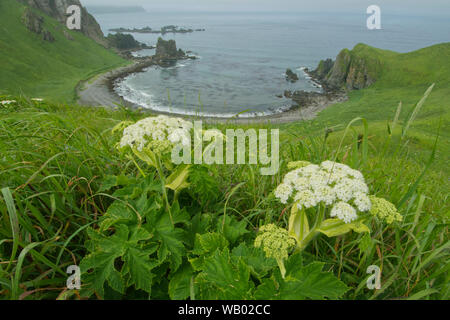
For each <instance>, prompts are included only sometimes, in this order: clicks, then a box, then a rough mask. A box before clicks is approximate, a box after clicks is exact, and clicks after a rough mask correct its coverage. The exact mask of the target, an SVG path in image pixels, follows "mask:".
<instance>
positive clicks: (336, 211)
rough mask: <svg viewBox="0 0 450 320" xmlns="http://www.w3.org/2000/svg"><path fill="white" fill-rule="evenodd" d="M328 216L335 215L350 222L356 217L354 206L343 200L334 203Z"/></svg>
mask: <svg viewBox="0 0 450 320" xmlns="http://www.w3.org/2000/svg"><path fill="white" fill-rule="evenodd" d="M330 216H331V217H337V218H338V219H340V220H342V221H344V222H345V223H350V222H352V221H354V220H356V218H358V215H357V214H356V210H355V208H353V207H352V206H351V205H349V204H348V203H345V202H338V203H336V204H335V205H334V207H333V209H331V213H330Z"/></svg>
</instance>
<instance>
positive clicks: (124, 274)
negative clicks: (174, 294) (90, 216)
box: [80, 225, 159, 296]
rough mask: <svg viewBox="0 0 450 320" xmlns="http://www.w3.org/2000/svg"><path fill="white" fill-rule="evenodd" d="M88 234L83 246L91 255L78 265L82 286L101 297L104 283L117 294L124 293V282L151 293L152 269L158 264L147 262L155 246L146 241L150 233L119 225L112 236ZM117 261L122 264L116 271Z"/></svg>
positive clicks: (96, 233)
mask: <svg viewBox="0 0 450 320" xmlns="http://www.w3.org/2000/svg"><path fill="white" fill-rule="evenodd" d="M87 233H88V236H89V238H90V240H89V241H88V242H87V245H86V247H87V248H88V249H89V250H90V251H91V253H90V254H89V255H88V256H86V257H85V258H84V259H83V260H82V261H81V264H80V267H81V271H82V273H83V277H82V278H83V282H84V283H87V284H90V287H91V288H92V289H93V290H95V291H97V293H98V294H99V295H100V296H104V285H105V282H106V281H107V282H108V284H109V285H110V286H111V288H112V289H114V290H116V291H118V292H120V293H124V291H125V283H127V284H128V285H133V284H134V285H135V287H136V289H143V290H145V291H147V292H148V293H150V292H151V284H152V278H153V275H152V273H151V270H152V269H153V268H155V267H156V266H157V265H158V264H159V263H157V262H156V261H152V260H151V259H150V255H152V254H153V253H154V252H155V251H156V250H157V246H156V245H155V244H154V243H151V242H149V240H150V239H151V238H152V235H151V234H150V233H149V232H147V231H146V230H145V229H143V228H139V227H132V228H128V227H127V226H126V225H118V226H116V231H115V233H114V234H113V235H111V236H107V235H104V234H102V233H100V232H98V231H94V230H92V229H88V230H87ZM142 242H145V246H144V243H142ZM118 258H120V259H121V260H122V261H123V262H124V263H123V266H122V268H121V270H117V269H116V259H118Z"/></svg>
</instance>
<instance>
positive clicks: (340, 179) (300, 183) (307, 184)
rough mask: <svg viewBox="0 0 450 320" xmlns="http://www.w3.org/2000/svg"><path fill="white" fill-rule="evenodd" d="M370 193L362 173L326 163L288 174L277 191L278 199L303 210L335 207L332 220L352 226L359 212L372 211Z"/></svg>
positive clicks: (344, 166) (332, 211) (332, 163)
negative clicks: (319, 206) (291, 203)
mask: <svg viewBox="0 0 450 320" xmlns="http://www.w3.org/2000/svg"><path fill="white" fill-rule="evenodd" d="M368 192H369V188H368V187H367V185H366V183H365V181H364V177H363V175H362V174H361V172H359V171H357V170H354V169H351V168H350V167H348V166H346V165H344V164H340V163H336V162H332V161H325V162H323V163H321V164H320V165H314V164H310V165H307V166H304V167H302V168H299V169H296V170H293V171H291V172H289V173H288V174H286V176H285V177H284V180H283V183H282V184H280V185H279V186H278V188H277V189H276V190H275V196H276V197H277V198H278V199H279V200H280V201H281V202H282V203H284V204H286V203H288V201H289V200H290V199H292V200H293V201H294V202H295V203H296V205H297V206H298V208H299V209H300V210H301V209H303V208H304V209H308V208H312V207H315V206H318V205H319V204H323V205H325V206H327V207H332V209H331V213H330V215H331V217H337V218H339V219H341V220H342V221H344V222H345V223H350V222H352V221H354V220H355V219H356V218H357V211H359V212H366V211H369V210H370V208H371V202H370V199H369V197H368Z"/></svg>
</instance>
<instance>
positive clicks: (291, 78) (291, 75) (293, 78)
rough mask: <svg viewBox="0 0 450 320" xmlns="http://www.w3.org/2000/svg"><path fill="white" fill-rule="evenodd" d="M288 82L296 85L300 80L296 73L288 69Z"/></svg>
mask: <svg viewBox="0 0 450 320" xmlns="http://www.w3.org/2000/svg"><path fill="white" fill-rule="evenodd" d="M286 80H287V81H289V82H292V83H294V82H297V81H298V80H299V79H298V75H297V74H296V73H295V72H294V71H292V70H291V69H287V70H286Z"/></svg>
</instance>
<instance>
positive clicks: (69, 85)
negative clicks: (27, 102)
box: [0, 0, 126, 102]
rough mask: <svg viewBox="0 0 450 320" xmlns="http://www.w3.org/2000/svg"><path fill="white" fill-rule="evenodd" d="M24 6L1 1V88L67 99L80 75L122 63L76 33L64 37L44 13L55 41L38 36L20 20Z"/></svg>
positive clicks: (64, 100)
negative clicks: (71, 38)
mask: <svg viewBox="0 0 450 320" xmlns="http://www.w3.org/2000/svg"><path fill="white" fill-rule="evenodd" d="M23 11H24V6H23V5H21V4H19V3H18V2H17V1H15V0H2V1H1V2H0V70H1V72H0V92H1V93H10V94H16V95H17V94H24V95H27V96H28V97H40V98H47V99H51V100H54V101H58V102H71V101H74V99H75V90H74V88H75V86H76V85H77V83H78V82H79V81H80V80H82V79H86V78H89V77H90V76H92V75H94V74H96V73H99V72H101V71H106V70H107V69H110V68H113V67H117V66H119V65H122V64H125V63H126V62H125V61H124V60H123V59H122V58H120V57H118V56H117V55H116V54H115V53H113V52H111V51H109V50H106V49H105V48H103V47H101V46H100V45H98V44H97V43H95V42H94V41H93V40H91V39H89V38H87V37H85V36H84V35H82V34H81V33H79V32H75V31H68V32H69V33H70V35H71V36H72V37H73V39H74V40H68V39H66V37H65V36H64V34H63V30H64V26H63V25H61V24H60V23H58V22H57V21H55V20H54V19H52V18H50V17H48V16H45V21H44V27H45V29H47V30H49V31H50V32H51V33H52V34H53V36H54V37H55V39H56V41H55V42H52V43H50V42H48V41H43V40H42V35H38V34H35V33H32V32H30V31H29V30H28V29H27V28H26V27H25V25H24V24H23V23H22V21H21V18H22V14H23Z"/></svg>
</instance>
